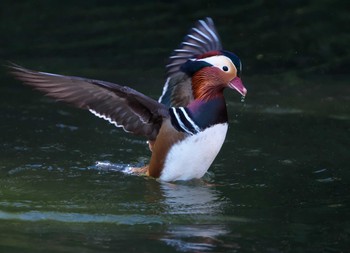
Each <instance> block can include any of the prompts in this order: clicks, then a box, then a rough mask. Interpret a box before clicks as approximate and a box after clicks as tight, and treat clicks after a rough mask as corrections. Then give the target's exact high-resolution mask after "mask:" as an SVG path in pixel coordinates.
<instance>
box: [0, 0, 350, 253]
mask: <svg viewBox="0 0 350 253" xmlns="http://www.w3.org/2000/svg"><path fill="white" fill-rule="evenodd" d="M197 2H198V1H194V3H193V4H187V5H186V3H181V4H178V5H177V4H166V3H157V4H154V5H150V4H147V3H144V4H143V5H135V6H134V5H126V6H124V7H121V6H117V5H116V4H113V3H110V5H105V6H104V5H98V4H94V2H93V1H91V2H86V3H84V4H83V3H80V4H81V6H80V8H73V7H72V6H70V5H65V6H60V4H58V3H56V4H54V3H55V1H52V2H51V3H52V4H51V5H49V4H47V2H43V3H40V2H37V4H36V5H31V4H13V5H10V4H8V5H6V8H4V9H2V10H5V9H6V10H7V11H6V12H5V11H3V13H2V20H3V22H1V24H2V27H1V29H2V35H5V34H6V35H7V36H4V37H3V38H4V40H2V42H1V43H4V41H5V42H6V43H7V44H5V45H6V47H3V48H2V49H4V48H5V49H6V50H3V51H0V53H1V59H2V60H3V63H4V64H5V63H6V62H5V61H6V60H12V61H15V62H18V63H21V64H24V65H26V66H27V67H32V68H34V69H40V70H43V71H48V72H50V71H52V72H55V73H62V74H70V75H81V76H88V77H92V78H97V79H104V80H108V81H114V82H118V83H121V84H128V85H130V86H132V87H134V88H135V89H137V90H140V91H142V92H144V93H145V94H147V95H150V96H152V97H154V98H157V97H158V96H159V95H160V93H161V90H162V85H163V81H164V70H163V66H164V64H165V62H166V57H167V56H168V55H169V53H170V51H171V50H172V48H174V47H175V46H176V45H177V43H178V42H180V41H181V38H182V36H183V35H184V33H185V32H186V31H187V29H188V27H189V26H190V25H191V22H192V20H194V19H197V18H198V17H203V15H212V16H213V17H214V21H216V20H217V22H216V23H217V26H218V30H219V32H220V34H222V38H223V44H224V45H235V40H231V38H234V37H235V36H234V35H235V34H231V33H229V32H228V31H231V30H235V29H236V30H239V31H240V33H239V34H240V35H239V36H238V38H237V44H236V45H237V47H238V49H239V51H240V52H241V53H240V55H241V58H242V61H243V63H246V64H245V65H244V66H245V69H244V72H243V73H244V76H243V82H244V84H245V86H246V87H247V89H248V95H247V97H246V98H245V101H244V102H241V98H240V96H239V95H238V94H237V93H235V92H230V91H227V92H226V94H225V95H226V98H227V103H228V111H229V116H230V128H229V132H228V135H227V138H226V141H225V143H224V146H223V148H222V150H221V152H220V153H219V155H218V157H217V159H216V160H215V162H214V163H213V165H212V166H211V168H210V170H209V173H208V174H207V175H205V178H204V179H203V180H198V181H191V182H177V183H174V184H171V183H161V182H158V181H156V180H154V179H149V178H144V177H137V176H132V175H128V174H125V173H123V170H124V169H125V168H126V167H127V166H135V165H142V164H145V163H147V161H148V159H149V155H150V153H149V150H148V147H147V144H146V142H145V140H144V139H140V138H137V137H134V136H131V135H128V134H126V133H124V132H122V131H121V130H120V129H118V128H115V127H114V126H113V125H111V124H109V123H108V122H105V121H103V120H101V119H99V118H97V117H94V116H93V115H92V114H90V113H89V112H85V111H81V110H78V109H74V108H71V107H68V106H66V105H64V104H61V103H55V102H53V101H52V100H50V99H48V98H45V97H43V96H41V94H39V93H37V92H34V91H32V90H31V89H29V88H28V87H24V86H22V85H21V84H20V83H19V82H17V81H15V80H13V79H12V78H11V77H9V76H8V75H7V74H6V70H5V68H2V70H1V72H0V73H1V78H0V82H1V85H0V108H1V111H0V252H348V250H349V249H348V247H349V237H350V223H349V220H350V219H349V218H350V215H349V213H350V212H349V211H350V209H349V203H350V194H349V183H350V172H349V165H350V159H349V144H350V116H349V115H350V89H349V80H350V78H349V75H348V74H347V73H346V72H344V71H343V70H342V68H341V67H342V66H343V67H344V66H347V65H346V64H347V59H348V58H347V57H348V56H347V55H346V54H342V52H343V51H342V50H346V49H343V47H342V45H343V44H346V43H344V41H343V39H344V38H346V36H345V37H344V36H343V35H342V34H340V35H342V36H339V37H337V38H339V41H338V40H335V39H334V37H329V38H328V37H327V38H323V37H322V38H323V46H321V45H319V44H317V43H315V44H313V45H314V46H317V45H319V48H322V50H324V51H319V54H315V51H314V48H310V47H308V46H307V45H309V44H308V43H307V42H308V39H309V38H310V37H312V36H311V35H310V37H308V34H307V33H304V32H305V31H304V32H303V31H302V32H301V33H300V30H299V26H297V27H295V30H293V29H292V28H291V27H294V25H295V23H293V24H290V23H288V22H287V21H288V20H293V15H294V14H295V13H297V14H298V15H299V16H298V18H296V20H299V21H298V22H301V21H308V20H309V17H308V18H306V16H305V15H304V13H311V14H312V13H313V16H312V15H311V17H313V19H311V21H315V22H311V23H312V27H311V28H310V29H312V31H314V36H316V38H317V36H318V35H319V34H320V33H321V30H319V29H317V27H324V29H325V30H326V31H327V29H328V30H332V29H331V28H329V27H328V26H327V25H325V24H323V23H320V22H321V21H320V20H322V19H321V18H320V17H319V16H317V15H316V16H315V13H317V11H320V15H321V14H324V13H326V8H323V9H322V8H321V7H322V6H323V7H324V3H327V1H320V2H319V5H315V6H313V5H312V4H310V3H315V2H312V1H311V2H308V3H306V4H305V5H303V4H301V3H299V2H296V3H298V4H289V5H288V4H286V6H285V5H283V4H282V3H280V4H279V5H280V6H281V8H280V11H281V12H284V14H285V15H277V12H274V8H276V5H277V6H278V3H277V2H276V3H275V4H274V5H271V6H269V5H267V4H264V3H261V2H259V1H252V2H250V3H243V2H242V3H239V4H237V8H236V9H234V8H233V7H232V6H230V8H223V7H220V8H219V6H220V5H221V4H223V3H221V2H218V3H217V4H214V3H211V2H205V4H203V5H201V7H200V8H199V9H196V8H197V7H196V6H199V5H196V3H197ZM31 6H34V7H35V8H34V7H33V8H30V7H31ZM181 6H182V7H184V6H186V7H188V8H187V9H186V8H185V9H184V10H186V11H183V13H182V14H183V15H184V16H183V18H182V19H180V18H179V17H177V16H176V15H175V14H176V13H177V12H178V13H180V9H181V8H180V7H181ZM320 6H321V7H320ZM332 6H333V5H332ZM58 7H61V8H62V9H59V8H58ZM170 7H171V8H170ZM214 7H215V8H214ZM260 7H264V10H266V11H269V13H270V14H271V13H272V14H273V13H274V15H272V18H271V19H272V20H271V21H269V20H267V17H266V16H265V15H263V13H260V14H259V12H258V11H257V9H258V8H260ZM321 9H322V10H321ZM340 9H342V7H341V4H339V6H338V10H339V11H340ZM11 10H12V11H17V12H16V13H17V14H18V15H14V14H12V15H11ZM153 11H155V12H156V13H158V14H157V15H153V14H152V13H153ZM244 11H246V12H248V13H250V14H253V13H254V14H256V15H255V17H256V19H255V20H251V19H249V18H248V17H245V16H244V15H243V14H239V13H242V12H244ZM275 11H276V10H275ZM20 13H22V14H21V15H19V14H20ZM62 13H63V14H62ZM111 13H117V14H118V15H119V16H118V17H119V19H118V17H111V16H110V15H106V14H111ZM130 13H131V14H130ZM141 13H143V14H144V15H145V16H142V17H141V15H138V14H141ZM293 13H294V14H293ZM339 13H342V12H339ZM39 14H40V15H39ZM129 14H130V15H129ZM231 14H236V15H237V14H239V17H240V18H241V19H240V20H241V21H239V22H241V23H239V26H238V25H235V24H233V21H232V16H231ZM257 14H259V15H257ZM292 14H293V15H292ZM60 15H63V17H65V21H62V20H61V19H60ZM338 17H339V19H335V18H334V19H330V20H331V21H332V22H333V23H332V24H333V25H334V26H336V25H337V24H338V23H337V22H335V21H334V20H336V21H339V20H340V21H342V20H343V19H342V17H343V16H342V15H340V14H339V15H338ZM300 18H302V19H301V21H300ZM303 18H304V19H303ZM112 20H113V21H112ZM250 20H251V21H250ZM258 20H260V21H259V22H258ZM5 21H6V22H5ZM175 21H178V22H175ZM226 21H230V22H229V23H226ZM282 21H283V22H285V23H283V22H282ZM340 21H339V22H340ZM174 22H175V23H174ZM269 22H272V23H276V22H277V23H278V22H280V23H279V25H280V26H281V27H282V28H283V26H282V24H285V26H286V27H289V28H290V29H291V30H289V32H290V33H291V35H290V36H291V38H293V39H294V40H295V41H296V42H297V43H296V45H297V46H298V45H299V46H300V45H304V46H305V47H304V48H303V49H304V50H305V52H304V56H305V59H304V58H303V57H300V53H298V57H297V59H295V61H293V60H291V58H292V57H291V54H290V53H288V52H289V50H291V52H292V51H293V50H292V49H291V45H290V44H284V45H285V46H286V47H287V48H288V49H286V50H285V51H284V50H283V46H282V44H283V43H282V42H285V41H286V39H283V38H282V37H283V36H281V37H279V35H278V33H279V30H277V31H275V33H273V31H271V30H268V29H267V28H268V27H269V25H271V24H272V23H269ZM281 22H282V23H281ZM298 22H296V23H297V24H296V25H298ZM329 22H330V21H329ZM5 24H7V25H5ZM155 24H158V26H155ZM170 24H172V25H170ZM175 25H176V27H175ZM322 25H323V26H322ZM177 26H180V27H177ZM278 27H279V26H278ZM262 28H264V29H262ZM244 29H247V30H249V31H252V32H251V33H252V34H255V35H254V36H257V37H259V38H261V39H262V40H259V41H260V42H272V41H275V39H278V38H279V39H280V41H281V44H279V46H276V45H275V44H274V43H270V44H269V43H266V44H264V43H262V44H261V43H260V44H259V43H257V44H254V38H253V37H252V35H249V36H248V35H245V34H244V33H243V31H244ZM303 29H306V28H303ZM344 29H345V28H344ZM282 30H283V29H282ZM48 31H50V32H48ZM283 31H284V30H283ZM334 31H337V30H336V29H335V30H334ZM299 35H303V36H299ZM231 36H232V37H231ZM298 36H299V37H298ZM175 37H176V38H175ZM123 38H124V39H123ZM320 38H321V37H320ZM332 38H333V39H332ZM328 39H329V40H328ZM244 41H247V45H246V44H245V43H244ZM318 41H319V40H318ZM328 42H329V43H328ZM338 42H339V43H338ZM290 43H292V44H293V42H290ZM327 43H328V44H327ZM332 43H335V44H332ZM254 45H255V46H254ZM225 47H226V48H227V49H231V48H230V47H227V46H225ZM334 48H338V49H337V50H338V51H339V52H338V51H337V50H335V49H334ZM333 49H334V52H333V53H334V54H333V56H334V57H331V58H329V61H323V60H324V59H325V58H327V57H328V56H327V54H329V53H331V51H329V50H333ZM298 50H300V49H298ZM337 52H338V54H337ZM259 53H263V55H260V54H259ZM284 53H285V54H284ZM242 55H243V56H242ZM276 55H277V56H276ZM313 57H314V58H313ZM310 59H311V60H310ZM292 63H295V64H296V65H293V64H292ZM311 63H312V64H311ZM266 64H267V65H266ZM337 64H338V65H337ZM336 66H337V67H336ZM343 69H345V68H343ZM335 70H337V71H338V72H339V73H338V72H337V71H335ZM336 72H337V73H336Z"/></svg>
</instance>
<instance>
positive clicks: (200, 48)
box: [159, 17, 222, 106]
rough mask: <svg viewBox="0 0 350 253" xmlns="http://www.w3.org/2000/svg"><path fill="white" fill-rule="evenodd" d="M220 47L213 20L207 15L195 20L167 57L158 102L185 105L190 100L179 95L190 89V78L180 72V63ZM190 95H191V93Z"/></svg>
mask: <svg viewBox="0 0 350 253" xmlns="http://www.w3.org/2000/svg"><path fill="white" fill-rule="evenodd" d="M221 49H222V46H221V42H220V37H219V34H218V32H217V31H216V28H215V25H214V22H213V20H212V19H211V18H209V17H207V18H205V19H204V20H199V21H197V23H196V24H195V26H194V27H193V28H192V29H191V30H190V31H189V33H188V34H187V35H186V37H185V38H184V41H183V42H182V43H181V44H180V46H179V48H178V49H175V50H174V51H173V53H172V55H171V56H170V58H169V63H168V65H167V66H166V69H167V77H168V78H167V81H166V83H165V85H164V88H163V94H162V96H161V97H160V98H159V102H160V103H162V104H165V105H167V106H174V105H179V104H180V105H181V106H186V105H187V104H188V101H192V100H187V98H186V97H184V96H181V95H179V94H184V93H185V92H188V91H192V86H191V79H190V78H189V77H188V76H187V75H186V74H184V73H183V72H181V70H180V68H181V65H182V64H184V63H185V62H186V61H188V60H189V59H191V58H195V57H196V56H199V55H202V54H205V53H208V52H210V51H217V50H221ZM190 95H191V96H192V94H190ZM182 98H183V99H182ZM192 99H193V98H192ZM174 102H175V103H174Z"/></svg>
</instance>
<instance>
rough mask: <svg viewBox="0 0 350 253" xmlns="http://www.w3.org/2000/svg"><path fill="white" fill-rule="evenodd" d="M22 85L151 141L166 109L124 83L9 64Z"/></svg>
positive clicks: (166, 115)
mask: <svg viewBox="0 0 350 253" xmlns="http://www.w3.org/2000/svg"><path fill="white" fill-rule="evenodd" d="M10 69H11V73H12V74H13V75H14V76H15V77H16V78H17V79H19V80H21V81H23V82H24V83H25V84H27V85H29V86H32V87H34V88H35V89H37V90H39V91H41V92H43V93H45V94H46V95H48V96H50V97H52V98H55V99H56V100H59V101H64V102H66V103H69V104H71V105H73V106H75V107H78V108H82V109H87V110H89V111H90V112H92V113H93V114H95V115H96V116H98V117H100V118H103V119H105V120H108V121H109V122H110V123H112V124H114V125H116V126H117V127H122V128H123V129H124V130H125V131H126V132H131V133H133V134H136V135H142V136H145V137H147V138H148V139H149V140H154V139H155V138H156V136H157V134H158V131H159V128H160V126H161V124H162V121H163V118H164V117H168V109H167V108H166V106H164V105H163V104H160V103H158V102H157V101H155V100H153V99H151V98H149V97H147V96H145V95H144V94H142V93H140V92H137V91H136V90H133V89H131V88H129V87H126V86H120V85H118V84H114V83H110V82H105V81H99V80H92V79H87V78H81V77H74V76H64V75H56V74H50V73H45V72H37V71H33V70H29V69H26V68H23V67H20V66H18V65H12V66H10Z"/></svg>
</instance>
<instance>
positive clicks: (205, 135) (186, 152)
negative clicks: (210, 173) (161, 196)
mask: <svg viewBox="0 0 350 253" xmlns="http://www.w3.org/2000/svg"><path fill="white" fill-rule="evenodd" d="M227 128H228V124H227V123H223V124H217V125H214V126H212V127H209V128H207V129H205V130H204V131H202V132H200V133H198V134H195V135H192V136H189V137H187V138H186V139H184V140H183V141H180V142H179V143H176V144H175V145H174V146H173V147H172V148H171V149H170V150H169V153H168V155H167V157H166V159H165V163H164V168H163V171H162V174H161V176H160V179H161V180H163V181H176V180H190V179H193V178H201V177H202V176H203V175H204V174H205V173H206V172H207V170H208V169H209V166H210V165H211V164H212V162H213V161H214V159H215V157H216V155H217V154H218V153H219V151H220V148H221V146H222V144H223V143H224V140H225V137H226V132H227Z"/></svg>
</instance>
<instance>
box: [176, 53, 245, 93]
mask: <svg viewBox="0 0 350 253" xmlns="http://www.w3.org/2000/svg"><path fill="white" fill-rule="evenodd" d="M181 70H182V71H183V72H185V73H186V74H187V75H189V76H190V77H191V78H192V88H193V95H194V98H195V99H202V100H208V99H210V98H213V97H216V96H218V95H222V92H223V90H224V89H225V88H230V89H234V90H236V91H238V92H239V93H240V94H241V95H242V96H245V95H246V94H247V89H246V88H245V87H244V85H243V83H242V81H241V78H240V75H241V71H242V63H241V60H240V59H239V58H238V57H237V56H236V55H235V54H234V53H231V52H229V51H223V50H221V51H210V52H208V53H205V54H203V55H199V56H197V57H196V58H192V59H189V60H188V61H187V62H185V63H184V64H183V65H182V66H181Z"/></svg>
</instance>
